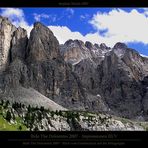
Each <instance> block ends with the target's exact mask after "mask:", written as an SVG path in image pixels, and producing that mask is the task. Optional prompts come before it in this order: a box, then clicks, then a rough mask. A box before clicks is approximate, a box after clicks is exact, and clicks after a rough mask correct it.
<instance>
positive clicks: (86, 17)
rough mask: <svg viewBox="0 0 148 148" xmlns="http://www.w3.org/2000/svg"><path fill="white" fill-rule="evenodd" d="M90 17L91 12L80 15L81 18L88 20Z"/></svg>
mask: <svg viewBox="0 0 148 148" xmlns="http://www.w3.org/2000/svg"><path fill="white" fill-rule="evenodd" d="M89 17H90V15H89V14H83V15H80V20H86V19H88V18H89Z"/></svg>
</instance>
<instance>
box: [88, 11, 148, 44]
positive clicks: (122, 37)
mask: <svg viewBox="0 0 148 148" xmlns="http://www.w3.org/2000/svg"><path fill="white" fill-rule="evenodd" d="M144 13H145V12H144ZM144 13H140V12H138V11H137V10H136V9H132V10H131V11H130V12H127V11H124V10H122V9H113V10H112V11H110V12H108V13H106V12H105V13H101V12H97V13H96V14H94V15H93V18H92V19H91V20H90V21H89V23H90V24H91V25H92V26H93V27H94V29H95V30H96V31H97V32H98V33H99V34H100V35H101V31H104V37H103V38H104V39H106V41H107V42H109V40H110V41H111V42H116V41H117V40H118V41H121V42H142V43H144V44H148V37H147V34H148V27H147V26H148V17H147V16H146V15H145V14H144Z"/></svg>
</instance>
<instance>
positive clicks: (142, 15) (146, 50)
mask: <svg viewBox="0 0 148 148" xmlns="http://www.w3.org/2000/svg"><path fill="white" fill-rule="evenodd" d="M0 15H2V16H6V17H8V18H9V19H10V20H11V21H12V22H13V24H14V25H16V26H21V27H23V28H25V29H26V30H27V31H28V36H29V33H30V31H31V29H32V27H33V23H34V22H36V21H40V22H42V23H43V24H45V25H46V26H48V27H49V28H50V29H51V30H52V31H53V33H54V35H55V36H56V37H57V38H58V40H59V42H60V43H61V44H63V43H64V42H65V41H66V40H68V39H80V40H83V41H84V42H85V41H87V40H88V41H91V42H92V43H98V44H100V43H102V42H104V43H106V45H108V46H110V47H113V46H114V44H115V43H116V42H124V43H126V44H127V45H128V46H129V47H130V48H134V49H136V50H137V51H138V52H139V53H140V54H143V55H147V56H148V8H0Z"/></svg>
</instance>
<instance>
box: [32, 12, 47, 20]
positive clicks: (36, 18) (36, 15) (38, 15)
mask: <svg viewBox="0 0 148 148" xmlns="http://www.w3.org/2000/svg"><path fill="white" fill-rule="evenodd" d="M33 15H34V19H35V20H36V21H40V20H41V18H45V19H48V18H49V15H47V14H44V13H42V14H37V13H34V14H33Z"/></svg>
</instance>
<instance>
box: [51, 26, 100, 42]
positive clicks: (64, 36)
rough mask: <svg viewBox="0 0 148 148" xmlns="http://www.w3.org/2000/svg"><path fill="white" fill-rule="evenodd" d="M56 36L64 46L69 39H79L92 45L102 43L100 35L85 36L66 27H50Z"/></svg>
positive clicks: (89, 34)
mask: <svg viewBox="0 0 148 148" xmlns="http://www.w3.org/2000/svg"><path fill="white" fill-rule="evenodd" d="M48 27H49V28H50V29H51V30H52V32H53V33H54V35H55V36H56V37H57V39H58V41H59V42H60V44H64V43H65V42H66V41H67V40H69V39H73V40H74V39H79V40H82V41H84V42H86V41H90V42H92V43H100V39H101V38H100V37H99V35H98V33H94V34H91V33H88V34H87V35H85V36H83V35H82V34H81V33H80V32H72V31H71V30H70V29H69V28H68V27H66V26H48Z"/></svg>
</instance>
